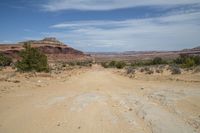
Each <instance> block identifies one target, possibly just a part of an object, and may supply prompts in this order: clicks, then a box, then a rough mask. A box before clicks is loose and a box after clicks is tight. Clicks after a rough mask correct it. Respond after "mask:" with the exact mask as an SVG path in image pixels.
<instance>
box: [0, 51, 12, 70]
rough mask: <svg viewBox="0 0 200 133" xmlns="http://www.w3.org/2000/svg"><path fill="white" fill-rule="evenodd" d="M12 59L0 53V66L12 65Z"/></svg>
mask: <svg viewBox="0 0 200 133" xmlns="http://www.w3.org/2000/svg"><path fill="white" fill-rule="evenodd" d="M11 63H12V59H11V58H10V57H7V56H5V55H4V54H2V53H0V67H5V66H10V65H11Z"/></svg>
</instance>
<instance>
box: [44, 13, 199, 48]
mask: <svg viewBox="0 0 200 133" xmlns="http://www.w3.org/2000/svg"><path fill="white" fill-rule="evenodd" d="M199 22H200V12H195V13H184V14H173V15H170V16H161V17H156V18H144V19H128V20H122V21H109V20H108V21H101V20H100V21H75V22H68V23H60V24H55V25H52V26H50V28H53V29H57V30H58V29H60V32H54V33H43V34H44V35H48V36H56V37H58V38H60V39H62V40H64V41H65V42H68V43H70V44H72V45H73V46H74V47H76V48H79V49H82V50H90V51H99V50H102V51H105V50H107V51H124V50H153V49H160V50H161V49H162V50H173V49H180V48H186V47H192V46H195V45H198V44H200V38H199V34H200V23H199Z"/></svg>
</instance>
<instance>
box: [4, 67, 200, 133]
mask: <svg viewBox="0 0 200 133" xmlns="http://www.w3.org/2000/svg"><path fill="white" fill-rule="evenodd" d="M77 71H79V72H80V70H76V72H77ZM74 72H75V71H74ZM67 75H68V74H67V73H63V74H60V75H58V76H55V77H54V78H51V77H45V76H43V77H41V76H37V77H32V78H29V79H22V78H18V80H20V82H19V83H15V82H8V81H0V91H1V95H0V132H2V133H27V132H29V133H36V132H38V133H39V132H41V133H64V132H68V133H80V132H81V133H197V132H200V114H199V113H200V103H199V101H200V89H199V88H200V83H198V82H196V83H191V82H182V81H179V82H177V81H170V80H167V81H163V80H159V79H157V80H154V79H152V80H148V81H147V80H142V79H129V78H128V77H123V76H120V75H118V74H115V73H113V71H112V70H108V69H107V70H106V69H103V68H101V67H99V66H93V68H92V69H87V70H85V71H84V72H80V73H79V74H73V73H72V76H71V77H68V76H67ZM191 78H192V77H191ZM33 86H35V87H33ZM5 87H7V90H10V91H2V90H4V89H5Z"/></svg>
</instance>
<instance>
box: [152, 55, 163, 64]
mask: <svg viewBox="0 0 200 133" xmlns="http://www.w3.org/2000/svg"><path fill="white" fill-rule="evenodd" d="M163 63H164V61H163V60H162V58H160V57H155V58H154V59H153V60H152V65H158V64H163Z"/></svg>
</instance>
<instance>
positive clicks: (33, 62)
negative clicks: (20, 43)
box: [16, 43, 49, 72]
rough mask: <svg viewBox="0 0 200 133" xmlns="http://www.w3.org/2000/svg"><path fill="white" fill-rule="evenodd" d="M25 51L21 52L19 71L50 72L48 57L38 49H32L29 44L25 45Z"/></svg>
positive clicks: (17, 65)
mask: <svg viewBox="0 0 200 133" xmlns="http://www.w3.org/2000/svg"><path fill="white" fill-rule="evenodd" d="M24 48H25V49H24V50H22V51H20V57H21V58H22V59H21V60H20V61H18V62H17V63H16V67H17V69H18V70H19V71H37V72H41V71H45V72H48V71H49V66H48V62H47V56H46V55H45V54H43V53H41V52H40V51H39V50H38V49H36V48H32V47H31V45H30V44H29V43H25V44H24Z"/></svg>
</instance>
